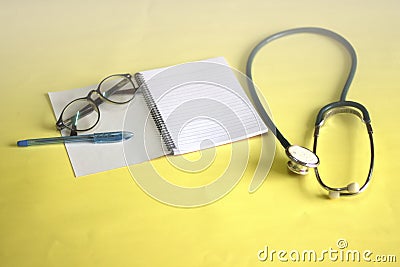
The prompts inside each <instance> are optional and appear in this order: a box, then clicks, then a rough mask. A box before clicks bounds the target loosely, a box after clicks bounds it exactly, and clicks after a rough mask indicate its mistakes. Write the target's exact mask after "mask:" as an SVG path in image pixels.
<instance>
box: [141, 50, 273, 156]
mask: <svg viewBox="0 0 400 267" xmlns="http://www.w3.org/2000/svg"><path fill="white" fill-rule="evenodd" d="M141 74H142V75H143V77H144V79H145V81H146V84H147V86H148V88H149V91H150V92H151V94H152V96H153V98H154V100H155V102H156V105H157V107H158V109H159V111H160V113H161V115H162V118H163V119H164V122H165V124H166V126H167V129H168V131H169V133H170V135H171V137H172V139H173V141H174V143H175V146H176V150H175V154H183V153H188V152H192V151H197V150H200V149H205V148H209V147H213V146H218V145H222V144H226V143H231V142H235V141H238V140H242V139H245V138H249V137H252V136H255V135H259V134H262V133H265V132H266V131H267V127H266V126H265V125H264V123H263V122H262V120H261V119H260V117H259V116H258V114H257V112H256V111H255V109H254V107H253V106H252V104H251V102H250V100H249V99H248V98H247V96H246V94H245V92H244V91H243V88H242V87H241V85H240V83H239V82H238V80H237V79H236V77H235V75H234V72H233V71H232V70H231V69H230V67H229V66H228V63H227V62H226V61H225V59H224V58H222V57H220V58H214V59H209V60H205V61H199V62H191V63H185V64H181V65H177V66H172V67H168V68H161V69H154V70H149V71H144V72H141Z"/></svg>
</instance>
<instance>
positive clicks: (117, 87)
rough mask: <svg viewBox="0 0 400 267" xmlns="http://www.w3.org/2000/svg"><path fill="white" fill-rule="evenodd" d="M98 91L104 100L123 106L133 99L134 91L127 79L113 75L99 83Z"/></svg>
mask: <svg viewBox="0 0 400 267" xmlns="http://www.w3.org/2000/svg"><path fill="white" fill-rule="evenodd" d="M99 91H100V94H101V95H102V96H103V97H104V98H105V99H107V100H109V101H111V102H114V103H118V104H123V103H127V102H129V101H131V100H132V99H133V97H134V96H135V92H136V89H135V86H134V85H133V83H132V81H131V80H130V79H129V78H128V77H126V76H123V75H113V76H110V77H108V78H106V79H104V80H103V81H102V82H101V84H100V85H99Z"/></svg>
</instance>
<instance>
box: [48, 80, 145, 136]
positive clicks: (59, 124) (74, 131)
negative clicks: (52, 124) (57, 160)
mask: <svg viewBox="0 0 400 267" xmlns="http://www.w3.org/2000/svg"><path fill="white" fill-rule="evenodd" d="M116 76H121V77H125V78H126V79H127V80H128V81H129V82H130V83H131V85H132V90H134V92H133V94H132V98H130V99H129V100H127V101H124V102H116V101H112V100H110V99H108V98H107V97H106V96H104V95H103V94H102V92H101V91H100V87H101V85H102V84H103V82H104V81H106V80H108V79H109V78H111V77H116ZM119 83H121V82H119ZM119 83H118V84H116V85H114V86H113V87H111V88H110V89H108V90H107V91H106V92H104V94H106V93H108V92H110V91H111V94H110V95H112V94H113V93H114V92H115V91H117V90H118V89H119V88H120V86H121V85H119ZM125 85H126V84H124V85H122V86H125ZM115 87H116V88H115ZM137 90H138V87H136V86H135V83H134V82H133V80H132V75H131V74H129V73H124V74H113V75H109V76H107V77H105V78H104V79H103V80H101V81H100V83H99V84H98V85H97V88H96V89H94V90H91V91H89V93H88V94H87V95H86V97H79V98H76V99H74V100H72V101H70V102H69V103H68V104H67V105H65V107H64V108H63V110H62V111H61V113H60V116H59V118H58V120H57V122H56V127H57V129H58V130H63V129H65V128H67V129H69V130H71V135H77V132H84V131H89V130H91V129H93V128H94V127H95V126H96V125H97V124H98V123H99V121H100V109H99V105H100V104H102V103H103V102H109V103H112V104H117V105H123V104H126V103H129V102H130V101H132V100H133V99H134V98H135V95H136V92H137ZM93 94H97V95H98V96H99V97H98V98H96V99H92V95H93ZM80 100H86V101H88V102H89V103H88V105H87V106H85V107H84V108H82V111H83V112H85V113H84V114H83V117H84V116H86V115H89V114H90V113H91V112H94V111H96V112H97V114H98V116H97V120H96V122H95V123H94V124H93V126H91V127H89V128H87V129H84V130H79V129H74V127H69V126H67V125H65V124H64V121H65V120H63V118H62V117H63V114H64V112H65V110H66V109H67V108H68V107H69V106H70V105H71V104H72V103H73V102H76V101H80ZM91 103H92V104H93V105H92V104H91ZM93 107H94V108H95V109H93ZM85 109H88V110H85ZM71 118H73V117H71ZM71 118H69V119H71Z"/></svg>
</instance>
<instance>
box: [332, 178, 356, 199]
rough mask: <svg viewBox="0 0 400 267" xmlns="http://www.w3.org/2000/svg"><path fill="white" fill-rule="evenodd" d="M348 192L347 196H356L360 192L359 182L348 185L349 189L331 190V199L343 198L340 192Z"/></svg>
mask: <svg viewBox="0 0 400 267" xmlns="http://www.w3.org/2000/svg"><path fill="white" fill-rule="evenodd" d="M343 189H344V190H346V191H347V193H344V194H345V195H355V194H358V193H359V192H360V185H359V184H358V183H357V182H353V183H350V184H348V185H347V187H345V188H342V189H338V190H330V191H329V194H328V196H329V198H330V199H338V198H340V196H341V193H340V191H339V190H343Z"/></svg>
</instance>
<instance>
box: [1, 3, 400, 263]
mask: <svg viewBox="0 0 400 267" xmlns="http://www.w3.org/2000/svg"><path fill="white" fill-rule="evenodd" d="M3 2H4V1H3ZM399 10H400V3H399V2H398V1H361V0H360V1H355V0H350V1H269V0H268V1H208V0H204V1H118V0H117V1H104V0H97V1H94V0H89V1H76V0H71V1H27V0H22V1H7V2H4V3H3V4H2V5H1V8H0V25H1V26H0V27H1V30H0V32H1V42H0V59H1V61H0V62H1V64H0V70H1V79H0V90H1V91H0V92H1V93H2V100H3V101H2V103H1V105H0V113H1V116H0V125H1V145H0V157H1V160H0V174H1V175H0V176H1V179H0V265H1V266H9V267H10V266H19V267H20V266H86V267H87V266H97V267H99V266H266V265H275V264H276V265H289V264H290V263H292V261H291V260H290V259H289V261H288V262H281V261H280V260H279V259H278V258H277V256H276V255H275V257H274V258H273V259H270V258H269V259H267V260H266V261H264V262H262V261H260V260H259V259H258V257H257V254H258V251H259V250H262V249H264V247H265V246H268V248H269V250H286V251H288V252H289V251H291V250H299V251H300V252H301V251H303V250H311V249H313V250H316V251H323V250H326V249H329V248H334V249H338V246H337V244H336V242H337V241H338V240H339V239H340V238H344V239H345V240H346V241H347V242H348V249H352V250H360V251H364V250H371V251H372V252H373V254H372V256H371V258H373V257H374V256H375V255H396V256H397V263H386V265H387V266H396V264H398V262H399V261H400V251H399V245H400V230H399V229H400V228H399V227H398V225H399V223H400V212H399V211H400V202H399V193H398V191H399V188H400V187H399V186H400V180H399V179H398V166H397V165H398V163H397V162H396V161H397V159H398V155H397V154H396V153H397V151H398V150H399V148H400V146H399V145H400V142H399V138H398V131H399V125H398V119H397V116H398V111H399V110H398V107H399V105H400V98H399V96H398V92H399V84H400V78H399V77H400V76H399V70H400V34H399V30H398V29H399V27H400V17H399ZM299 26H319V27H325V28H329V29H331V30H334V31H336V32H338V33H340V34H342V35H343V36H345V37H346V38H347V39H349V40H350V42H351V43H352V44H353V45H354V46H355V48H356V50H357V54H358V57H359V65H358V70H357V74H356V77H355V80H354V82H353V85H352V87H351V90H350V93H349V96H348V97H349V99H350V100H355V101H358V102H361V103H363V104H364V105H365V106H366V107H367V108H368V110H369V112H370V114H371V118H372V123H373V128H374V137H375V143H376V165H375V171H374V176H373V181H372V183H371V186H370V187H369V188H368V190H367V191H366V192H365V193H363V194H362V195H360V196H357V197H354V198H346V199H340V200H337V201H329V200H327V199H325V198H324V197H321V196H322V193H323V192H322V190H321V189H319V187H318V186H317V182H316V180H315V178H314V174H310V175H309V176H308V177H301V178H298V177H295V176H293V175H289V174H288V173H287V171H286V166H285V165H286V162H285V161H286V160H285V158H284V152H283V151H282V149H281V147H280V146H278V147H277V153H276V156H275V160H274V164H273V166H272V169H271V171H270V173H269V175H268V178H267V180H266V182H265V183H264V184H263V185H262V187H261V188H260V189H259V190H258V191H256V192H255V193H254V194H249V193H248V191H247V188H248V185H249V182H250V179H251V173H250V172H246V173H245V174H246V175H245V176H244V177H243V178H242V180H241V181H240V182H239V184H238V185H237V186H236V187H235V188H234V189H233V191H232V192H231V193H230V194H228V195H227V196H226V197H224V198H222V199H221V200H219V201H217V202H216V203H214V204H211V205H208V206H205V207H201V208H195V209H183V208H175V207H171V206H167V205H164V204H161V203H159V202H157V201H155V200H154V199H152V198H151V197H149V196H148V195H146V194H145V193H144V192H143V191H142V190H141V189H140V188H139V187H138V186H137V185H136V183H135V182H134V180H133V179H132V178H131V176H130V173H129V171H128V169H127V168H122V169H118V170H112V171H108V172H104V173H100V174H96V175H91V176H87V177H81V178H74V176H73V172H72V168H71V166H70V163H69V160H68V155H67V153H66V150H65V149H64V147H63V146H62V145H55V146H46V147H30V148H17V147H16V146H15V145H14V144H15V142H16V141H17V140H20V139H24V138H34V137H45V136H55V135H57V134H58V132H57V131H56V130H55V129H54V123H55V118H54V116H53V113H52V109H51V106H50V103H49V100H48V97H47V94H46V93H47V92H49V91H58V90H66V89H72V88H78V87H83V86H86V85H90V84H94V83H96V82H97V81H99V80H100V79H101V78H103V77H105V76H107V75H108V74H112V73H120V72H136V71H140V70H145V69H152V68H157V67H161V66H168V65H172V64H178V63H182V62H187V61H193V60H199V59H204V58H210V57H215V56H224V57H225V58H226V59H227V60H228V62H229V63H230V64H231V65H232V67H234V68H236V69H239V70H241V71H244V67H245V63H246V58H247V56H248V54H249V52H250V50H251V49H252V47H253V46H254V45H255V44H256V43H257V42H258V41H260V40H261V39H262V38H264V37H266V36H268V35H270V34H273V33H275V32H278V31H281V30H285V29H289V28H294V27H299ZM348 63H349V61H348V58H347V56H346V54H345V52H344V50H343V49H341V48H339V46H338V45H337V44H336V43H334V42H332V41H331V40H329V39H326V38H323V37H319V36H314V35H299V36H293V37H289V38H285V39H282V40H280V41H277V42H275V43H273V44H271V45H270V46H269V47H266V48H265V49H264V50H263V51H262V52H261V53H260V55H259V57H258V58H257V60H256V62H255V65H254V73H255V81H256V83H257V84H258V86H259V87H260V88H261V90H262V92H263V93H264V95H265V96H266V98H267V100H268V103H269V105H270V108H271V110H272V112H273V114H274V118H275V120H276V123H277V124H278V126H279V127H280V128H281V130H282V131H283V132H284V133H285V134H286V136H287V138H288V139H289V140H291V141H292V142H293V143H298V144H301V145H305V146H308V147H310V146H311V142H312V141H311V140H312V126H313V121H314V118H315V115H316V112H317V110H318V109H319V108H320V107H321V106H323V105H325V104H326V103H329V102H332V101H335V100H336V99H337V98H338V96H339V90H340V87H341V85H342V84H343V81H344V79H345V75H346V70H347V66H348ZM323 131H324V132H323V133H322V136H321V146H320V147H319V151H320V152H321V153H320V155H321V160H322V161H323V163H324V164H322V165H321V172H323V173H324V177H326V179H327V181H330V182H331V183H333V184H335V183H337V185H342V184H343V183H345V184H346V183H348V182H350V181H352V180H354V179H356V180H357V179H358V181H362V179H364V177H365V174H366V172H367V167H368V153H369V150H368V143H367V141H366V139H365V138H366V133H365V130H364V128H363V127H362V124H361V123H360V122H359V121H355V120H352V118H348V117H346V116H338V117H335V118H332V119H331V120H330V121H329V123H328V125H327V126H325V128H323ZM353 132H354V133H353ZM254 142H256V140H255V141H254ZM220 150H221V151H223V150H224V148H221V149H220ZM356 151H360V154H358V156H355V155H353V154H354V152H356ZM218 171H220V170H216V172H218ZM348 177H350V178H348ZM351 177H353V178H351ZM189 184H191V183H190V182H189ZM193 184H196V183H193ZM342 251H343V250H342ZM286 258H287V259H288V258H289V256H288V255H286ZM337 261H340V259H339V260H337ZM293 263H294V264H293V265H296V264H297V265H299V264H301V263H298V262H293ZM308 264H309V263H307V265H308ZM332 264H333V263H332V261H330V260H329V259H328V258H327V257H326V258H325V260H324V261H321V262H319V265H321V266H332ZM301 265H303V264H301ZM350 265H351V266H353V265H354V266H355V265H357V266H358V265H359V266H362V265H365V262H362V260H361V262H360V263H354V262H351V263H349V264H348V266H350ZM369 265H371V266H375V265H376V266H381V265H382V266H384V265H385V264H384V263H377V262H375V263H373V262H370V263H369Z"/></svg>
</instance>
